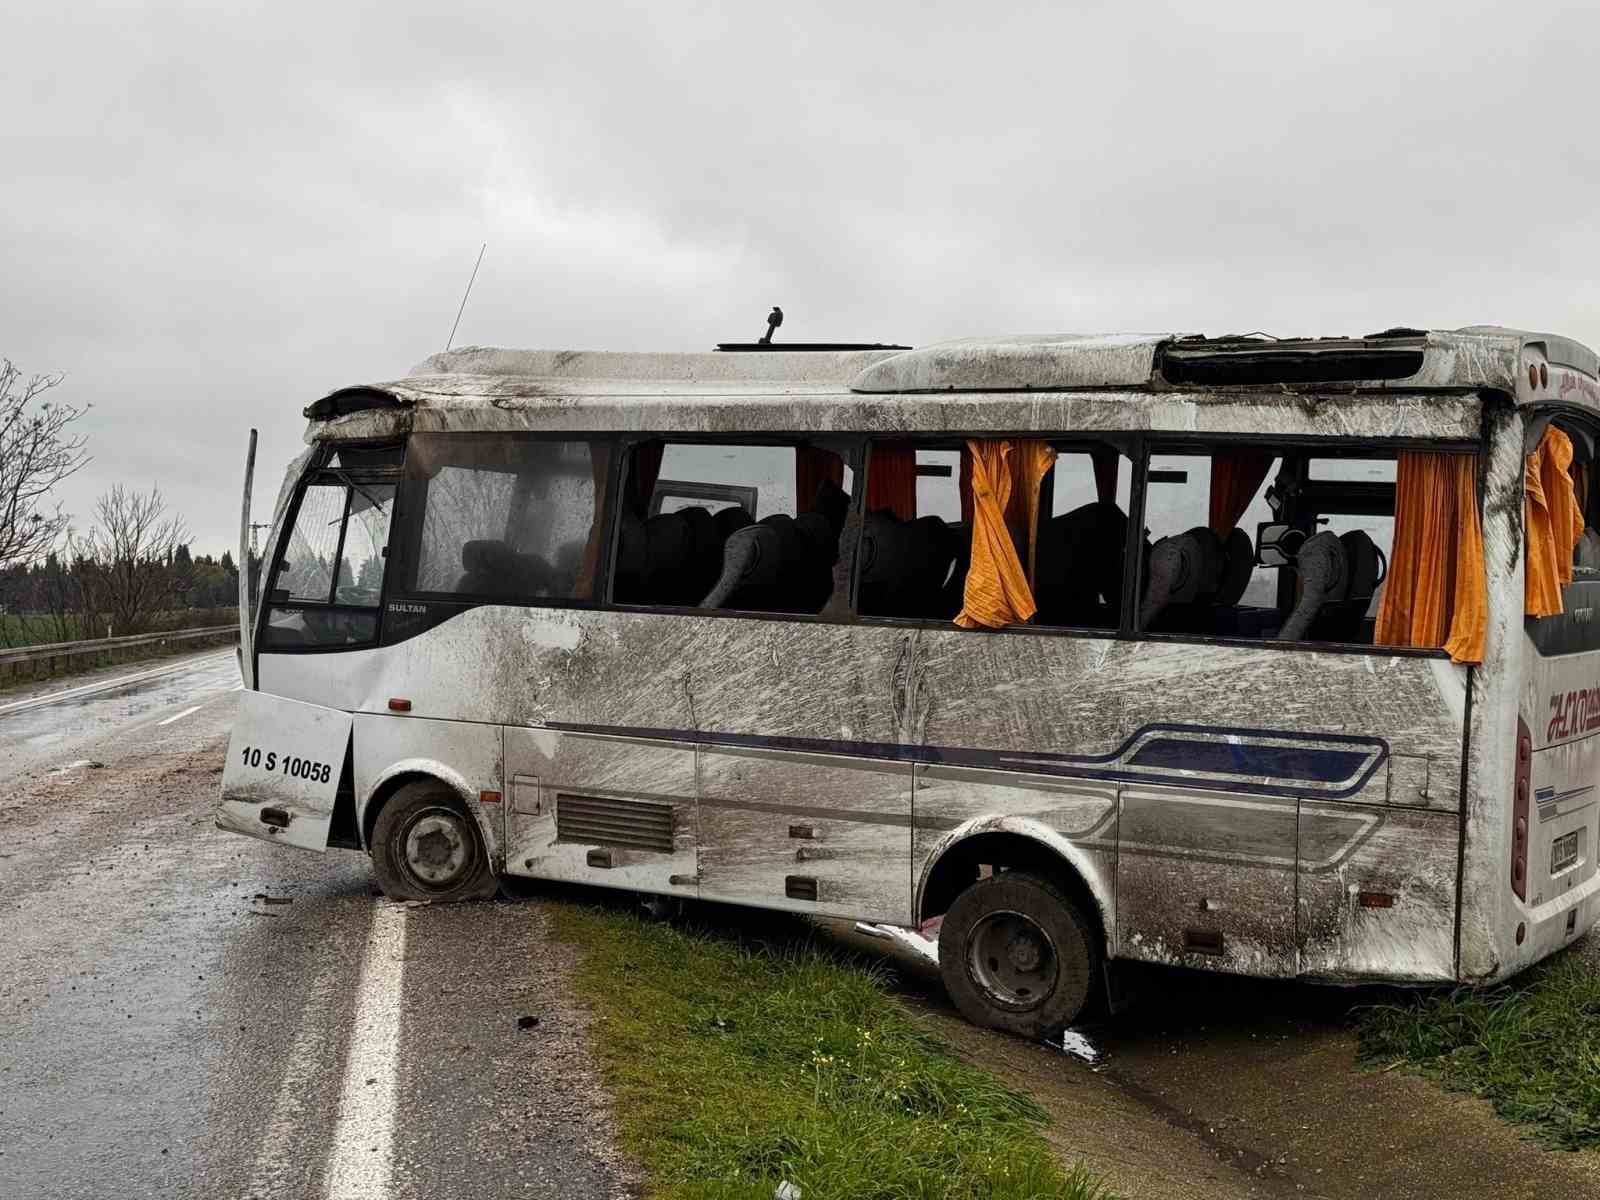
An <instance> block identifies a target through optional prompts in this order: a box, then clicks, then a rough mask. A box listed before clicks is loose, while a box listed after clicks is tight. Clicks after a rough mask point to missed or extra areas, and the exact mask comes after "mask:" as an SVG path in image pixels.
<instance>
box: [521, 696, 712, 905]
mask: <svg viewBox="0 0 1600 1200" xmlns="http://www.w3.org/2000/svg"><path fill="white" fill-rule="evenodd" d="M505 752H506V761H505V782H506V796H505V822H506V828H505V844H506V870H507V871H508V872H510V873H511V874H513V875H530V876H535V877H537V878H540V879H565V880H571V881H573V882H578V883H592V884H598V885H600V886H602V887H619V888H632V889H636V890H638V891H643V892H671V893H676V894H679V895H690V896H692V895H695V894H696V890H697V889H696V879H695V877H696V863H695V845H696V828H695V825H696V822H695V747H694V746H692V745H688V744H684V743H679V742H669V741H649V740H644V739H638V738H627V737H613V736H608V735H602V734H587V733H558V732H556V731H554V730H546V729H530V728H528V727H526V726H507V727H506V731H505Z"/></svg>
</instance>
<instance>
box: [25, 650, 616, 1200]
mask: <svg viewBox="0 0 1600 1200" xmlns="http://www.w3.org/2000/svg"><path fill="white" fill-rule="evenodd" d="M150 670H160V671H161V672H162V673H160V674H157V675H147V672H149V671H150ZM130 676H135V677H138V676H144V677H143V678H135V679H133V680H132V681H131V682H127V680H128V677H130ZM237 681H238V675H237V670H236V668H235V667H234V665H233V661H232V655H231V652H230V653H225V654H217V653H214V652H212V653H208V654H204V655H197V656H193V657H192V658H190V659H186V660H183V661H182V662H178V663H165V664H155V665H153V666H152V667H147V668H144V669H143V670H141V669H140V668H137V667H122V668H118V669H117V670H116V671H113V672H109V673H105V674H103V675H101V676H98V677H95V678H94V679H93V683H94V684H95V685H96V690H91V691H82V692H79V691H78V690H77V689H78V688H80V687H82V686H83V685H82V684H81V683H80V682H79V681H77V680H74V681H73V684H72V686H70V687H69V686H68V685H64V684H56V685H54V686H52V687H46V688H40V689H35V690H33V691H30V692H8V693H4V694H0V828H3V829H4V831H5V836H4V838H3V839H0V1029H3V1031H4V1032H3V1045H0V1197H5V1198H10V1197H39V1198H41V1200H42V1198H46V1197H103V1196H113V1195H114V1196H118V1197H136V1196H161V1197H187V1196H195V1197H199V1196H205V1197H245V1196H260V1197H269V1196H270V1197H323V1196H336V1197H395V1198H410V1197H417V1198H421V1197H453V1196H473V1197H482V1196H488V1195H493V1196H500V1195H517V1196H523V1195H526V1196H563V1197H567V1196H570V1197H600V1196H612V1195H619V1194H622V1193H623V1192H624V1190H625V1188H626V1183H627V1181H626V1179H625V1178H624V1175H623V1173H622V1171H621V1168H620V1167H619V1165H618V1158H617V1156H616V1153H615V1151H614V1149H613V1147H612V1144H611V1139H610V1136H609V1127H608V1122H607V1118H606V1115H605V1112H604V1109H603V1105H602V1103H601V1100H600V1093H599V1088H598V1084H597V1081H596V1079H595V1078H594V1075H593V1071H592V1068H591V1066H590V1063H591V1061H592V1059H591V1056H590V1054H589V1052H588V1041H587V1030H586V1025H585V1021H584V1019H583V1017H582V1015H581V1013H580V1012H579V1011H578V1010H577V1009H576V1008H575V1006H574V1005H573V1003H572V999H571V996H570V993H569V992H568V990H567V978H568V973H569V968H570V961H571V951H570V949H569V948H567V947H562V946H558V945H553V944H551V943H549V942H547V941H546V939H545V937H544V933H543V930H544V918H543V914H542V911H541V909H540V906H539V905H538V904H537V903H522V904H501V903H496V904H486V905H485V904H480V905H469V906H460V907H457V908H438V909H434V908H408V907H405V906H398V905H391V904H389V903H388V902H387V901H383V900H381V899H379V898H377V897H376V896H374V895H373V893H372V889H371V885H370V876H369V872H368V869H367V864H366V861H365V859H364V858H362V857H361V856H359V855H355V854H350V853H345V852H330V853H328V854H326V855H314V854H303V853H289V852H285V851H284V850H283V849H281V848H278V847H274V846H269V845H266V844H264V843H261V844H258V843H255V842H253V841H250V840H248V839H244V838H239V837H235V836H231V835H226V834H222V833H220V832H218V831H217V830H216V829H215V828H214V827H213V825H212V816H211V809H212V805H213V803H214V800H215V792H216V786H217V780H218V777H219V774H220V771H221V764H222V757H223V754H224V751H225V747H226V731H227V728H228V725H229V722H230V720H231V716H232V712H233V708H234V706H235V703H236V693H235V692H234V691H233V689H234V687H235V685H236V684H237ZM106 683H112V684H115V685H116V686H110V687H101V686H99V685H103V684H106ZM49 696H53V697H56V698H55V699H53V700H51V701H50V702H49V703H42V704H35V703H33V701H34V700H37V699H39V698H40V697H49ZM519 1016H538V1017H539V1023H538V1025H537V1026H535V1027H534V1028H532V1029H530V1030H528V1031H522V1030H519V1029H518V1027H517V1018H518V1017H519Z"/></svg>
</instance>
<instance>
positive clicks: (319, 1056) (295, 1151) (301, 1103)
mask: <svg viewBox="0 0 1600 1200" xmlns="http://www.w3.org/2000/svg"><path fill="white" fill-rule="evenodd" d="M344 967H345V959H344V957H343V955H341V954H339V953H338V952H337V950H336V949H335V947H334V946H332V945H325V946H323V947H322V965H321V966H320V967H319V968H318V970H317V973H316V976H315V977H314V978H313V980H312V983H311V987H310V988H309V989H307V991H306V1002H305V1005H304V1006H303V1007H302V1008H301V1010H300V1019H299V1021H298V1022H297V1023H296V1024H295V1026H294V1030H295V1035H294V1041H293V1042H292V1043H291V1044H290V1047H289V1055H288V1058H287V1060H286V1065H285V1067H284V1071H283V1082H282V1083H281V1084H280V1085H279V1086H278V1098H277V1102H276V1103H274V1104H273V1106H272V1115H271V1116H270V1117H268V1118H267V1122H266V1125H265V1126H264V1132H263V1134H262V1136H261V1146H260V1148H259V1149H258V1150H257V1151H256V1161H255V1168H254V1170H252V1171H251V1173H250V1186H249V1187H248V1188H246V1189H245V1192H244V1196H245V1197H246V1198H247V1200H278V1198H279V1197H282V1196H292V1195H296V1194H304V1186H305V1182H306V1180H307V1179H308V1178H314V1174H313V1168H312V1166H311V1164H309V1163H308V1162H306V1158H305V1154H304V1151H303V1147H304V1145H305V1142H306V1138H307V1135H308V1134H309V1133H310V1132H311V1131H310V1130H308V1129H307V1126H308V1125H314V1124H315V1123H316V1119H317V1118H318V1117H319V1116H320V1115H321V1114H320V1112H314V1111H312V1108H311V1097H312V1096H313V1095H314V1094H315V1088H316V1081H317V1080H318V1079H319V1078H321V1076H322V1073H323V1072H324V1071H326V1070H327V1067H328V1063H329V1061H330V1060H332V1059H333V1058H334V1057H335V1056H336V1055H337V1054H338V1052H339V1050H338V1046H337V1044H336V1043H335V1041H334V1033H335V1030H334V1027H333V1023H332V1022H331V1021H330V1020H329V1019H328V1018H329V1016H330V1015H331V1014H333V1013H336V1012H338V1011H339V1000H338V991H339V984H340V976H342V975H343V974H344Z"/></svg>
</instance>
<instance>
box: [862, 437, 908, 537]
mask: <svg viewBox="0 0 1600 1200" xmlns="http://www.w3.org/2000/svg"><path fill="white" fill-rule="evenodd" d="M881 508H887V509H889V510H890V511H891V512H893V513H894V515H895V516H896V517H898V518H900V520H902V521H910V520H913V519H915V517H916V515H917V452H916V450H915V449H913V448H912V447H911V446H909V445H907V444H906V443H904V442H874V443H872V459H871V461H870V462H868V463H867V511H868V512H877V511H878V510H879V509H881Z"/></svg>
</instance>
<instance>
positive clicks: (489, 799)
mask: <svg viewBox="0 0 1600 1200" xmlns="http://www.w3.org/2000/svg"><path fill="white" fill-rule="evenodd" d="M478 803H479V804H499V803H500V793H499V792H479V793H478Z"/></svg>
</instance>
